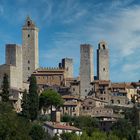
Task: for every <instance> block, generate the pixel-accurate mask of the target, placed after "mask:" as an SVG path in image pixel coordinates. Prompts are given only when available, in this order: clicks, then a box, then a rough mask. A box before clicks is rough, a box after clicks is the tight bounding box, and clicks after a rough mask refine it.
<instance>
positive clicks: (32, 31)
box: [22, 17, 39, 82]
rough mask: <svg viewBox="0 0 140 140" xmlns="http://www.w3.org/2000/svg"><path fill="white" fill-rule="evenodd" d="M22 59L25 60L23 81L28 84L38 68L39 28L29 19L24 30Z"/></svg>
mask: <svg viewBox="0 0 140 140" xmlns="http://www.w3.org/2000/svg"><path fill="white" fill-rule="evenodd" d="M22 50H23V53H22V58H23V81H24V82H27V81H28V78H29V77H30V76H31V74H32V73H33V72H34V71H35V70H36V69H37V68H38V66H39V61H38V28H36V26H35V24H34V23H33V21H32V20H31V19H30V18H29V17H27V19H26V22H25V25H24V26H23V28H22Z"/></svg>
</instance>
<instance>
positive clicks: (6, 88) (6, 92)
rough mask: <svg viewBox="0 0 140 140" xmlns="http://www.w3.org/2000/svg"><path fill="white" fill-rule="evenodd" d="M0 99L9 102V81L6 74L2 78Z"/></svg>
mask: <svg viewBox="0 0 140 140" xmlns="http://www.w3.org/2000/svg"><path fill="white" fill-rule="evenodd" d="M1 98H2V101H3V102H8V101H9V81H8V75H7V74H4V77H3V85H2V93H1Z"/></svg>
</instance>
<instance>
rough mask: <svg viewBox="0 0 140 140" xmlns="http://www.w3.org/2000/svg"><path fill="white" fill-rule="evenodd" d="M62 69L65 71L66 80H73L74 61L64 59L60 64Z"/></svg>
mask: <svg viewBox="0 0 140 140" xmlns="http://www.w3.org/2000/svg"><path fill="white" fill-rule="evenodd" d="M59 68H60V69H65V74H66V78H73V59H71V58H63V59H62V61H61V63H59Z"/></svg>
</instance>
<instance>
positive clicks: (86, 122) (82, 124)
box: [72, 116, 99, 135]
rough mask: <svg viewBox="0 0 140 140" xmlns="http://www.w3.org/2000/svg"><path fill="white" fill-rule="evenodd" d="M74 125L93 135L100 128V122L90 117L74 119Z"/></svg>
mask: <svg viewBox="0 0 140 140" xmlns="http://www.w3.org/2000/svg"><path fill="white" fill-rule="evenodd" d="M72 122H73V123H74V125H75V126H76V127H78V128H81V129H82V130H83V131H86V132H87V133H88V135H91V134H92V132H93V130H94V129H97V128H99V121H98V119H96V118H92V117H89V116H79V117H74V118H73V119H72Z"/></svg>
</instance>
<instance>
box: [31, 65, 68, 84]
mask: <svg viewBox="0 0 140 140" xmlns="http://www.w3.org/2000/svg"><path fill="white" fill-rule="evenodd" d="M32 75H34V76H35V77H36V80H37V84H38V85H44V86H45V85H48V86H65V69H59V68H38V69H36V70H35V71H34V72H33V74H32Z"/></svg>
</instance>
